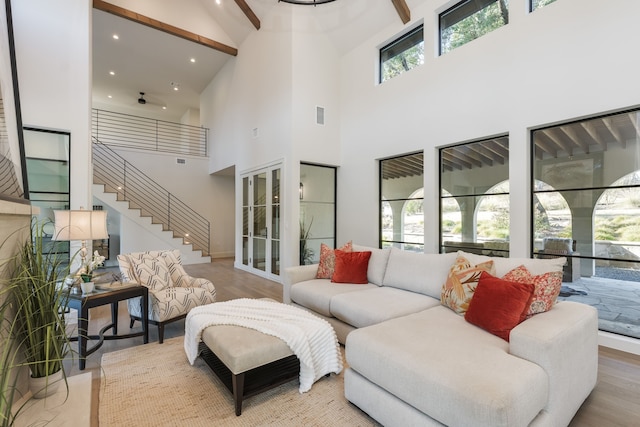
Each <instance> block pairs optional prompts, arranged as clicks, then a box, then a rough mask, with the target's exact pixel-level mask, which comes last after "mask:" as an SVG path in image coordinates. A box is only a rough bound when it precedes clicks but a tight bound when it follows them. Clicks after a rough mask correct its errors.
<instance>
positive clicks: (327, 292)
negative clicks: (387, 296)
mask: <svg viewBox="0 0 640 427" xmlns="http://www.w3.org/2000/svg"><path fill="white" fill-rule="evenodd" d="M369 288H371V289H373V288H377V286H376V285H372V284H370V283H367V284H366V285H353V284H349V283H332V282H330V281H329V280H327V279H312V280H307V281H305V282H299V283H296V284H295V285H294V286H292V287H291V301H293V302H295V303H296V304H298V305H301V306H303V307H307V308H308V309H310V310H313V311H315V312H317V313H320V314H322V315H324V316H331V309H330V304H331V298H332V297H333V296H334V295H338V294H342V293H345V292H356V291H363V290H365V289H369Z"/></svg>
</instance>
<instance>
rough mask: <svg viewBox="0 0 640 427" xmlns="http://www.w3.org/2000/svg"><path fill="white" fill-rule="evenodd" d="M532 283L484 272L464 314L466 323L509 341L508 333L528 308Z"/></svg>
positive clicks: (524, 316) (522, 318)
mask: <svg viewBox="0 0 640 427" xmlns="http://www.w3.org/2000/svg"><path fill="white" fill-rule="evenodd" d="M534 289H535V286H534V285H533V283H517V282H510V281H508V280H503V279H499V278H497V277H494V276H492V275H490V274H489V273H487V272H485V271H483V272H482V274H481V275H480V281H478V286H477V287H476V291H475V292H474V294H473V298H471V302H470V303H469V309H468V310H467V312H466V313H465V315H464V318H465V320H466V321H467V322H469V323H471V324H474V325H476V326H479V327H481V328H482V329H484V330H486V331H488V332H491V333H492V334H494V335H497V336H499V337H500V338H502V339H504V340H506V341H509V333H510V332H511V329H513V328H515V327H516V326H517V325H518V324H519V323H520V322H522V321H523V320H524V319H525V318H526V316H527V312H528V310H529V305H530V304H531V299H532V298H533V291H534Z"/></svg>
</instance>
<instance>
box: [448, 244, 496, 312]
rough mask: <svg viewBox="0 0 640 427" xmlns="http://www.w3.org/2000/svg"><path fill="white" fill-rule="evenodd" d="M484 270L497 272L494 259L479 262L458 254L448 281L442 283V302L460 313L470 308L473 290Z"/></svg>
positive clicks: (491, 272) (492, 272) (492, 273)
mask: <svg viewBox="0 0 640 427" xmlns="http://www.w3.org/2000/svg"><path fill="white" fill-rule="evenodd" d="M483 271H486V272H488V273H490V274H491V275H494V274H495V268H494V265H493V260H492V259H489V260H488V261H484V262H481V263H478V264H475V265H474V264H473V263H471V262H469V260H468V259H467V258H466V257H464V256H462V255H458V256H457V258H456V262H455V263H454V264H453V265H452V266H451V269H450V271H449V275H448V276H447V281H446V282H445V283H444V285H442V292H441V293H440V302H441V303H442V305H444V306H447V307H449V308H450V309H451V310H453V311H455V312H456V313H458V314H464V313H465V312H466V311H467V308H469V303H470V302H471V298H473V292H474V291H475V289H476V286H477V285H478V281H479V280H480V275H481V273H482V272H483Z"/></svg>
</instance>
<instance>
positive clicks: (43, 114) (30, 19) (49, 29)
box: [11, 0, 91, 209]
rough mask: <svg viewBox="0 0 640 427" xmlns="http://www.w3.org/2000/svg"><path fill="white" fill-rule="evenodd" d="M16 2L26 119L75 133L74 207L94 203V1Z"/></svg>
mask: <svg viewBox="0 0 640 427" xmlns="http://www.w3.org/2000/svg"><path fill="white" fill-rule="evenodd" d="M11 4H12V7H13V10H12V11H13V21H14V34H15V41H16V57H17V67H18V74H19V77H18V80H19V85H20V102H21V107H22V121H23V124H24V125H25V126H33V127H38V128H45V129H56V130H62V131H67V132H70V133H71V177H70V178H71V180H70V182H71V207H72V209H78V208H80V207H81V206H84V207H87V206H90V203H91V197H90V194H91V180H90V178H89V177H90V176H91V175H90V170H91V144H90V137H91V133H90V129H91V127H90V126H91V28H90V25H91V19H90V17H91V2H76V1H57V2H52V1H48V0H20V1H12V2H11ZM36 11H37V13H36ZM52 17H59V18H52Z"/></svg>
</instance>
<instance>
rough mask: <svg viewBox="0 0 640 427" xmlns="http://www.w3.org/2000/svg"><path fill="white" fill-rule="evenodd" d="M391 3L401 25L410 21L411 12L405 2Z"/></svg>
mask: <svg viewBox="0 0 640 427" xmlns="http://www.w3.org/2000/svg"><path fill="white" fill-rule="evenodd" d="M391 3H393V6H394V7H395V8H396V12H398V16H400V19H401V20H402V23H403V24H406V23H407V22H409V21H411V11H410V10H409V6H407V2H406V1H405V0H391Z"/></svg>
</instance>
